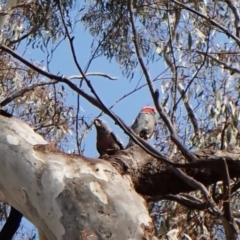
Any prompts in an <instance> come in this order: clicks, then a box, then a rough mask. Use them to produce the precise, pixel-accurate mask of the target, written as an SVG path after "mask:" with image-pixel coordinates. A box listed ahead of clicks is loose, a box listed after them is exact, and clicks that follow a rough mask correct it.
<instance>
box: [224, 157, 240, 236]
mask: <svg viewBox="0 0 240 240" xmlns="http://www.w3.org/2000/svg"><path fill="white" fill-rule="evenodd" d="M222 163H223V167H222V169H223V192H224V198H223V210H224V214H223V215H224V218H225V219H226V221H225V219H222V220H223V226H224V228H225V232H226V236H227V239H233V236H234V235H235V236H238V234H239V229H238V226H237V224H236V222H235V220H234V218H233V215H232V210H231V203H230V201H231V199H230V197H231V189H230V176H229V171H228V165H227V162H226V160H225V159H223V161H222Z"/></svg>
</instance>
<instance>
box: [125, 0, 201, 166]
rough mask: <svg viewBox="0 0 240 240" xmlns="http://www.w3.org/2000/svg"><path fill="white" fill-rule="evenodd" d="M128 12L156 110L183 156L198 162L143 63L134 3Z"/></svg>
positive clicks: (130, 5) (135, 44) (138, 53)
mask: <svg viewBox="0 0 240 240" xmlns="http://www.w3.org/2000/svg"><path fill="white" fill-rule="evenodd" d="M128 11H129V14H130V22H131V26H132V31H133V43H134V46H135V51H136V54H137V57H138V61H139V64H140V66H141V68H142V71H143V73H144V76H145V78H146V81H147V84H148V87H149V90H150V93H151V95H152V98H153V100H154V104H155V106H156V109H157V111H158V113H159V115H160V116H161V118H162V119H163V121H164V123H165V124H166V126H167V128H168V130H169V132H170V134H171V138H172V141H173V142H174V143H175V144H176V145H177V147H178V149H179V150H180V151H181V152H182V153H183V155H184V156H185V157H186V158H187V159H188V161H190V162H191V161H196V160H197V158H196V157H195V156H194V155H193V154H192V153H191V152H190V151H189V150H188V149H187V148H186V147H185V146H184V145H183V144H182V143H181V141H180V140H179V138H178V136H177V133H176V131H175V129H174V127H173V125H172V123H171V121H170V119H169V118H168V116H167V114H166V113H165V111H164V110H163V109H162V107H161V106H160V104H159V99H158V98H159V92H158V91H155V90H154V87H153V84H152V81H151V78H150V75H149V73H148V70H147V68H146V66H145V64H144V62H143V59H142V54H141V52H140V46H139V41H138V33H137V30H136V26H135V22H134V16H133V12H132V1H131V0H129V1H128Z"/></svg>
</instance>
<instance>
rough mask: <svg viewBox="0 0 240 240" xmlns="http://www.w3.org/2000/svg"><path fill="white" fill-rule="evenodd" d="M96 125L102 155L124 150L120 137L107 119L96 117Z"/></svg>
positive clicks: (99, 149) (98, 145) (98, 144)
mask: <svg viewBox="0 0 240 240" xmlns="http://www.w3.org/2000/svg"><path fill="white" fill-rule="evenodd" d="M94 125H95V127H96V130H97V144H96V145H97V150H98V152H99V154H100V156H102V155H104V154H108V155H111V154H113V153H115V152H116V151H118V150H123V149H124V148H123V145H122V143H121V141H120V139H119V138H118V137H117V136H116V135H115V134H114V132H113V131H112V130H111V128H110V127H109V125H108V124H107V122H106V121H104V120H102V119H99V118H96V119H95V120H94Z"/></svg>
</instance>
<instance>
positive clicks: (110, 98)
mask: <svg viewBox="0 0 240 240" xmlns="http://www.w3.org/2000/svg"><path fill="white" fill-rule="evenodd" d="M72 35H73V36H75V39H74V46H75V50H76V54H77V57H78V61H79V63H80V65H81V67H82V69H84V68H85V66H86V64H87V62H88V60H89V59H90V56H91V43H92V40H93V38H92V37H91V36H90V35H89V33H88V32H87V31H85V30H84V28H83V27H82V26H79V28H76V29H75V33H74V34H72ZM25 50H26V49H25V48H20V49H19V50H18V51H19V52H20V53H22V52H24V57H25V58H27V59H34V60H35V61H37V62H42V61H43V62H46V54H44V53H43V52H42V51H41V50H40V49H36V48H35V49H31V48H28V49H27V51H25ZM164 69H165V66H164V65H163V64H161V63H160V61H159V62H157V64H155V66H154V65H153V66H151V72H150V73H151V74H152V77H153V78H154V77H156V76H157V75H158V74H159V73H161V72H162V71H164ZM50 71H51V72H52V73H54V74H57V73H59V74H60V75H64V76H72V75H79V74H80V73H79V72H78V70H77V68H76V67H75V64H74V61H73V58H72V55H71V51H70V47H69V43H68V41H67V40H65V41H64V42H63V43H62V44H61V45H60V46H59V47H58V48H57V50H56V51H55V53H54V55H53V59H52V61H51V63H50ZM88 72H103V73H106V74H108V75H110V76H113V77H118V79H117V80H115V81H111V80H109V79H107V78H103V77H96V76H95V77H89V79H90V80H91V83H92V85H93V86H94V88H95V90H96V91H97V93H98V94H99V96H100V97H101V99H102V100H103V101H104V103H105V105H106V106H108V107H110V106H111V105H113V104H114V103H115V101H117V100H118V99H119V98H121V97H122V96H124V95H125V94H126V93H128V92H130V91H132V90H133V89H135V88H136V86H140V85H142V84H144V83H145V79H144V78H143V77H142V75H141V71H140V69H139V68H137V69H135V71H134V72H135V74H134V78H133V79H132V80H131V81H129V80H128V79H127V78H125V77H123V75H122V72H121V69H120V66H119V65H118V64H117V63H116V62H115V61H114V59H113V60H112V61H111V62H109V60H107V59H106V58H105V57H99V58H97V59H95V60H94V61H93V62H92V64H91V66H90V68H89V70H88ZM78 82H79V80H75V83H76V84H77V83H78ZM157 85H158V86H157ZM157 85H156V86H155V87H157V88H160V83H159V82H157ZM66 89H67V87H66ZM84 90H86V91H87V92H89V90H88V88H87V87H86V86H84ZM67 92H68V97H67V103H68V104H69V105H73V106H76V105H77V102H76V94H75V93H74V92H73V91H72V90H69V89H68V90H67ZM80 104H81V108H82V109H83V111H82V112H81V113H82V114H83V115H85V116H86V117H89V118H90V119H93V118H95V117H96V116H97V115H98V114H99V113H100V111H99V110H98V109H97V108H96V107H94V106H92V105H91V104H89V103H88V102H87V101H86V100H85V99H84V98H82V97H81V100H80ZM145 105H153V101H152V99H151V96H150V94H149V91H148V88H147V87H144V88H142V89H141V90H139V91H137V92H136V93H134V94H132V95H130V96H129V97H127V98H125V99H124V100H122V101H121V102H119V103H118V104H117V105H116V106H115V107H114V108H113V111H114V112H115V113H116V114H118V115H119V116H120V117H121V118H122V119H123V120H124V121H125V122H126V123H127V124H129V125H131V124H132V122H133V120H134V119H135V117H136V116H137V114H138V112H139V111H140V109H141V108H142V107H143V106H145ZM102 118H103V119H105V120H107V122H108V123H109V125H110V126H111V128H112V129H113V131H114V132H115V133H117V135H118V136H119V137H120V138H121V139H122V141H123V142H124V143H127V136H126V135H125V134H124V133H123V132H122V130H121V129H120V128H119V127H118V126H117V125H115V124H114V122H113V121H112V120H111V119H110V118H109V117H108V116H106V115H104V116H102ZM95 137H96V132H95V129H94V128H93V129H92V131H90V132H89V133H88V134H87V136H86V139H85V155H86V156H90V157H97V156H98V153H97V151H96V147H95ZM73 147H74V146H73V145H72V146H71V145H70V148H71V149H73Z"/></svg>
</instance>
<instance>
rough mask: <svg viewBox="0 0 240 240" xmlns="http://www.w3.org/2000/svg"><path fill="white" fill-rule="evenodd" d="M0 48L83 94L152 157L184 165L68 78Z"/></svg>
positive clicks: (39, 71) (40, 72) (2, 46)
mask: <svg viewBox="0 0 240 240" xmlns="http://www.w3.org/2000/svg"><path fill="white" fill-rule="evenodd" d="M0 49H2V50H4V51H5V52H7V53H8V54H10V55H11V56H13V57H14V58H16V59H18V60H19V61H20V62H22V63H23V64H25V65H26V66H28V67H29V68H31V69H33V70H35V71H36V72H38V73H39V74H41V75H43V76H45V77H47V78H49V79H52V80H56V81H58V82H62V83H65V84H66V85H68V87H69V88H71V89H72V90H74V91H75V92H77V93H78V94H80V95H81V96H83V97H84V98H85V99H86V100H87V101H89V102H90V103H91V104H93V105H94V106H95V107H97V108H99V109H101V110H102V111H104V112H105V113H106V114H107V115H108V116H110V117H111V118H112V119H113V120H114V121H115V122H116V123H117V124H118V125H119V126H120V127H121V128H122V130H123V131H124V132H125V133H126V134H127V135H128V136H129V137H131V138H132V139H133V141H134V142H135V143H137V144H138V145H139V146H141V148H143V149H144V150H145V151H146V152H147V153H149V154H151V155H152V156H153V157H155V158H158V159H159V160H161V161H164V162H165V163H168V164H170V165H174V166H178V167H184V165H185V164H180V163H173V162H172V161H170V160H169V159H168V158H167V157H166V156H164V155H163V154H161V153H160V152H158V151H157V150H156V149H155V148H154V147H152V146H151V145H149V144H148V143H147V142H146V141H144V140H143V139H141V138H139V137H138V136H137V135H136V134H135V133H134V132H133V130H132V129H131V128H130V127H128V126H127V125H126V124H125V123H124V121H123V120H122V119H120V118H119V117H118V116H117V115H116V114H114V113H113V112H112V111H111V110H110V109H109V108H107V107H106V106H105V105H104V104H103V103H102V102H99V100H98V99H97V98H95V97H93V96H91V95H89V94H88V93H86V92H84V91H83V90H82V89H81V88H78V87H77V86H76V85H75V84H74V83H72V82H71V81H70V80H69V79H68V78H66V77H64V76H62V77H61V76H58V75H54V74H52V73H49V72H47V71H45V70H43V69H41V68H40V67H37V66H35V65H34V64H32V63H31V62H29V61H27V60H26V59H24V58H22V57H21V56H20V55H18V54H17V53H16V52H14V51H12V50H11V49H10V48H8V47H6V46H5V45H3V44H0Z"/></svg>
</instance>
